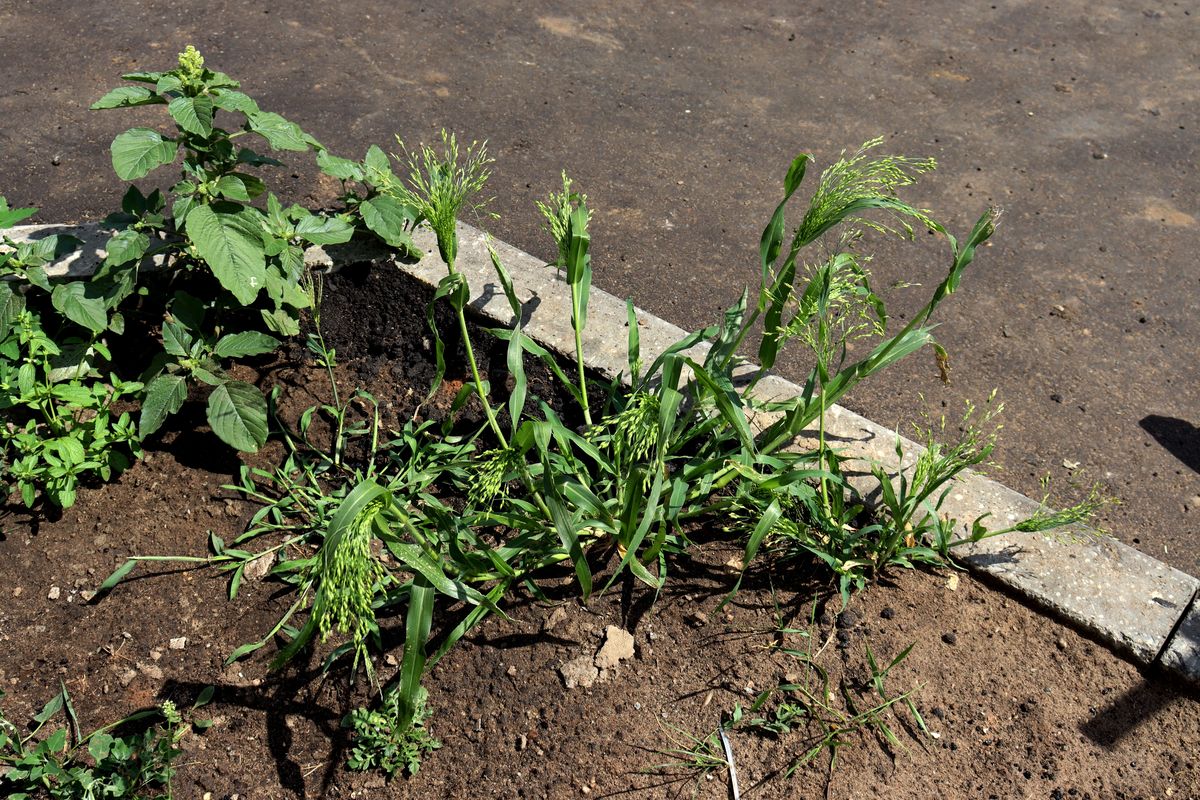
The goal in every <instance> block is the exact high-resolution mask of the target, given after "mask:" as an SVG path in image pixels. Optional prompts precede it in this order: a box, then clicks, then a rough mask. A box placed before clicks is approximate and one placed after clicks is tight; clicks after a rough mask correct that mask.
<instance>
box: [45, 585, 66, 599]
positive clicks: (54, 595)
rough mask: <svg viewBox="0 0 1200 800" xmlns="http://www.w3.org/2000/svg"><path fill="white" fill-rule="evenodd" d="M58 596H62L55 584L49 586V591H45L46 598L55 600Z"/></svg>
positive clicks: (60, 590)
mask: <svg viewBox="0 0 1200 800" xmlns="http://www.w3.org/2000/svg"><path fill="white" fill-rule="evenodd" d="M60 596H62V589H60V588H58V587H57V586H51V587H50V591H49V592H47V593H46V599H47V600H57V599H58V598H59V597H60Z"/></svg>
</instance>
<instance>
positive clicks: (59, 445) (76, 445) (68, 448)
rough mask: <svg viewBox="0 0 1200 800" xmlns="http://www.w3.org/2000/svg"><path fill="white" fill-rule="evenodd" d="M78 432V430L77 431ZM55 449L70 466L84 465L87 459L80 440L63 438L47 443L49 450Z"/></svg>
mask: <svg viewBox="0 0 1200 800" xmlns="http://www.w3.org/2000/svg"><path fill="white" fill-rule="evenodd" d="M76 430H78V429H76ZM49 447H54V449H56V450H58V452H59V454H60V455H61V456H62V459H63V461H65V462H67V463H68V464H82V463H83V461H84V459H86V458H87V453H85V452H84V450H83V444H82V443H81V442H80V441H79V440H78V439H73V438H71V437H69V436H62V437H59V438H58V439H54V440H53V441H52V442H49V443H47V448H49Z"/></svg>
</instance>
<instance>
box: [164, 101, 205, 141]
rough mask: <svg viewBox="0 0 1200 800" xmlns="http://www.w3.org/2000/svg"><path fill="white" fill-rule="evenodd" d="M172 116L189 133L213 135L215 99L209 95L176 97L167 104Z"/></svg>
mask: <svg viewBox="0 0 1200 800" xmlns="http://www.w3.org/2000/svg"><path fill="white" fill-rule="evenodd" d="M167 111H169V112H170V113H171V118H172V119H174V120H175V122H176V123H177V124H178V125H179V127H181V128H183V129H184V130H185V131H187V132H188V133H194V134H196V135H197V136H211V135H212V132H213V124H212V123H213V101H212V98H210V97H208V96H207V95H197V96H196V97H176V98H175V99H174V100H172V101H171V103H170V105H168V106H167Z"/></svg>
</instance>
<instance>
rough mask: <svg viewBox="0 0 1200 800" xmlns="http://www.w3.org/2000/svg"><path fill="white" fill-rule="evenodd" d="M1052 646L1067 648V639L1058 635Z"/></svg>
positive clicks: (1060, 648) (1061, 648)
mask: <svg viewBox="0 0 1200 800" xmlns="http://www.w3.org/2000/svg"><path fill="white" fill-rule="evenodd" d="M1054 646H1055V647H1057V648H1058V649H1059V650H1066V649H1067V640H1066V639H1064V638H1062V637H1061V636H1060V637H1058V639H1056V640H1055V642H1054Z"/></svg>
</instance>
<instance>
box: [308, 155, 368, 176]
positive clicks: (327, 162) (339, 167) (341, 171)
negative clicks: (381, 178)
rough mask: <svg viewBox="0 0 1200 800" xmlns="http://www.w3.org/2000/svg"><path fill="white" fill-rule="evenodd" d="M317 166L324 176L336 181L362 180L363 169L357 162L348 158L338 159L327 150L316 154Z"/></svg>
mask: <svg viewBox="0 0 1200 800" xmlns="http://www.w3.org/2000/svg"><path fill="white" fill-rule="evenodd" d="M317 166H319V167H320V168H321V171H322V172H324V173H325V174H326V175H329V176H330V177H332V178H337V179H338V180H342V181H361V180H362V179H363V168H362V166H361V165H360V164H358V162H356V161H351V160H350V159H348V158H339V157H338V156H335V155H332V154H331V153H330V152H329V151H328V150H322V151H321V152H319V153H317Z"/></svg>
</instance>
